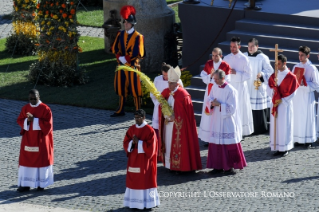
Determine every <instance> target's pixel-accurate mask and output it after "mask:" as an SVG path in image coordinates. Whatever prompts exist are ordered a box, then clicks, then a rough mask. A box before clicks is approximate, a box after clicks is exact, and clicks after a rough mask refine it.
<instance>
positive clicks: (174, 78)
mask: <svg viewBox="0 0 319 212" xmlns="http://www.w3.org/2000/svg"><path fill="white" fill-rule="evenodd" d="M167 74H168V81H169V82H178V80H179V79H180V78H181V70H180V69H179V67H178V66H176V68H173V67H171V68H170V69H169V70H168V72H167Z"/></svg>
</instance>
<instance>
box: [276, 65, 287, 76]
mask: <svg viewBox="0 0 319 212" xmlns="http://www.w3.org/2000/svg"><path fill="white" fill-rule="evenodd" d="M288 72H289V69H288V68H287V66H286V69H285V70H283V71H279V70H278V74H287V73H288Z"/></svg>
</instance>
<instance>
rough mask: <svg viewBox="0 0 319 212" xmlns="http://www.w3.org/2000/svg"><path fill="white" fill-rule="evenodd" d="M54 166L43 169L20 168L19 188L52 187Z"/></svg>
mask: <svg viewBox="0 0 319 212" xmlns="http://www.w3.org/2000/svg"><path fill="white" fill-rule="evenodd" d="M53 182H54V179H53V166H52V165H50V166H46V167H41V168H32V167H25V166H19V174H18V186H22V187H30V188H37V187H41V188H45V187H48V186H49V185H52V184H53Z"/></svg>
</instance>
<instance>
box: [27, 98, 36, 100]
mask: <svg viewBox="0 0 319 212" xmlns="http://www.w3.org/2000/svg"><path fill="white" fill-rule="evenodd" d="M29 100H37V98H29Z"/></svg>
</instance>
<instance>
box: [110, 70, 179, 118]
mask: <svg viewBox="0 0 319 212" xmlns="http://www.w3.org/2000/svg"><path fill="white" fill-rule="evenodd" d="M118 70H124V71H133V72H135V73H136V74H137V75H138V76H139V77H140V79H141V81H142V83H143V85H144V86H145V87H146V89H147V90H148V91H149V92H150V93H152V94H153V95H154V96H155V98H156V99H157V101H158V102H159V103H160V105H161V108H162V113H163V114H164V116H166V117H170V116H172V115H173V113H174V111H173V110H172V108H171V107H170V106H169V104H168V102H167V101H166V99H165V98H164V97H163V96H162V94H161V93H160V92H159V91H158V90H157V89H156V87H155V85H154V83H153V82H152V81H151V80H150V78H149V77H148V76H146V75H145V74H144V73H143V72H140V71H138V70H136V69H133V68H131V67H129V66H124V65H121V66H117V69H116V71H118Z"/></svg>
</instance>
